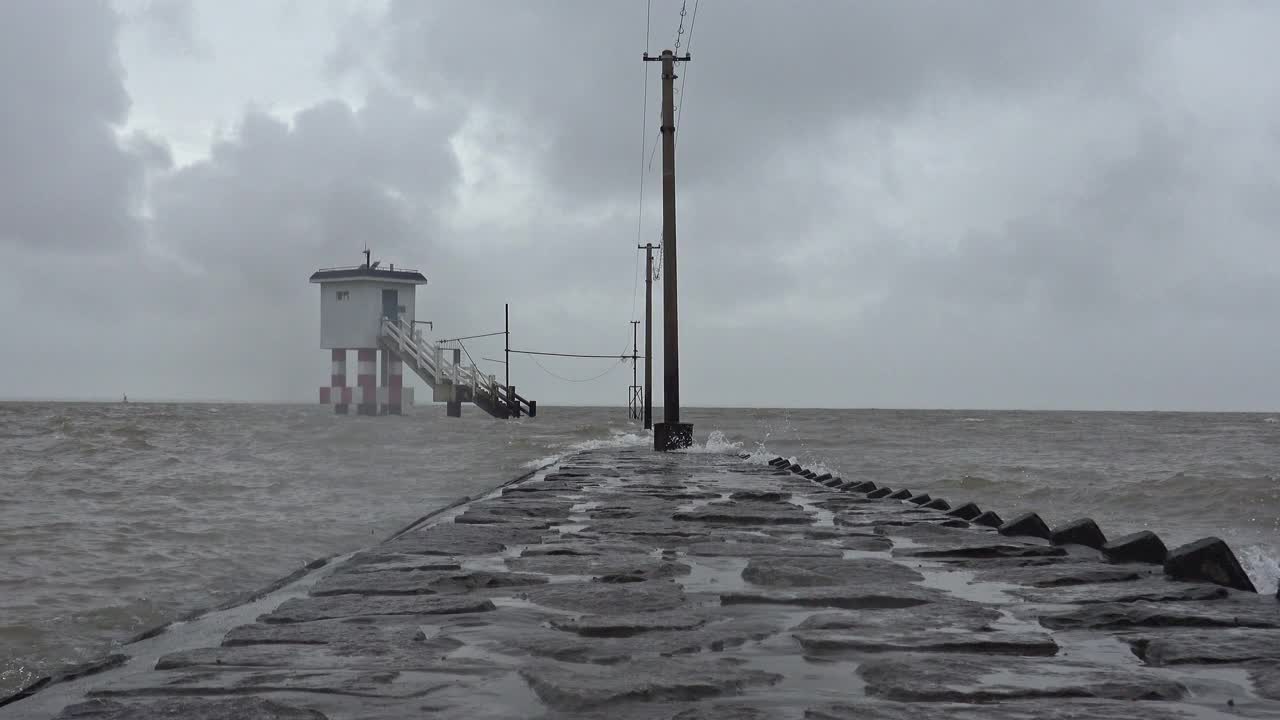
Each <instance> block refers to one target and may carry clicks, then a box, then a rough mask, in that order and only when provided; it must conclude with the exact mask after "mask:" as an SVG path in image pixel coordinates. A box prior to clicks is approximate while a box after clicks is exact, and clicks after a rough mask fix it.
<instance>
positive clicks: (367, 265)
mask: <svg viewBox="0 0 1280 720" xmlns="http://www.w3.org/2000/svg"><path fill="white" fill-rule="evenodd" d="M370 252H372V251H371V250H369V248H368V247H365V249H364V266H365V267H369V253H370Z"/></svg>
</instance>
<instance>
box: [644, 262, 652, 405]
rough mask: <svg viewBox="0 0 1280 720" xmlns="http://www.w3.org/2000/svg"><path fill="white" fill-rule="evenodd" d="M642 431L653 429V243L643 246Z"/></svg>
mask: <svg viewBox="0 0 1280 720" xmlns="http://www.w3.org/2000/svg"><path fill="white" fill-rule="evenodd" d="M644 249H645V253H644V254H645V263H644V272H645V275H644V429H645V430H651V429H653V243H649V244H647V245H645V246H644Z"/></svg>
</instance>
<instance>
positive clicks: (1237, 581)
mask: <svg viewBox="0 0 1280 720" xmlns="http://www.w3.org/2000/svg"><path fill="white" fill-rule="evenodd" d="M1164 572H1165V574H1166V575H1168V576H1169V577H1171V578H1174V579H1176V580H1207V581H1209V582H1212V583H1217V584H1218V585H1223V586H1226V587H1229V588H1235V589H1236V590H1245V591H1247V592H1254V593H1256V592H1258V589H1257V588H1255V587H1254V586H1253V581H1252V580H1250V579H1249V575H1248V573H1246V572H1245V571H1244V568H1242V567H1240V561H1239V560H1237V559H1236V556H1235V553H1233V552H1231V548H1229V547H1227V544H1226V543H1225V542H1223V541H1222V540H1221V539H1219V538H1216V537H1207V538H1202V539H1200V540H1196V541H1195V542H1192V543H1187V544H1186V545H1183V546H1181V547H1178V548H1174V549H1173V550H1171V551H1170V552H1169V557H1167V558H1166V559H1165V561H1164Z"/></svg>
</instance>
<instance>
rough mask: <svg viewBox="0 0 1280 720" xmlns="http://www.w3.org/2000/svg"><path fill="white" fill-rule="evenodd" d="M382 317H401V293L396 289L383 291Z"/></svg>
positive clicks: (394, 318)
mask: <svg viewBox="0 0 1280 720" xmlns="http://www.w3.org/2000/svg"><path fill="white" fill-rule="evenodd" d="M382 317H385V318H391V319H392V320H399V319H400V293H399V292H398V291H396V290H383V291H382Z"/></svg>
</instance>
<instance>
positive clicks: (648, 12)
mask: <svg viewBox="0 0 1280 720" xmlns="http://www.w3.org/2000/svg"><path fill="white" fill-rule="evenodd" d="M652 14H653V0H649V2H648V3H646V4H645V10H644V49H645V52H648V51H649V28H650V18H651V16H652ZM643 65H644V101H643V103H642V104H641V106H640V203H639V206H638V208H637V209H636V245H639V244H640V243H641V242H642V238H643V237H644V144H645V138H646V136H647V135H648V134H649V63H643ZM631 280H632V282H631V318H632V319H634V318H635V316H636V302H637V297H638V296H639V294H640V250H639V248H637V249H636V264H635V268H634V270H633V271H632V273H631Z"/></svg>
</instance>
